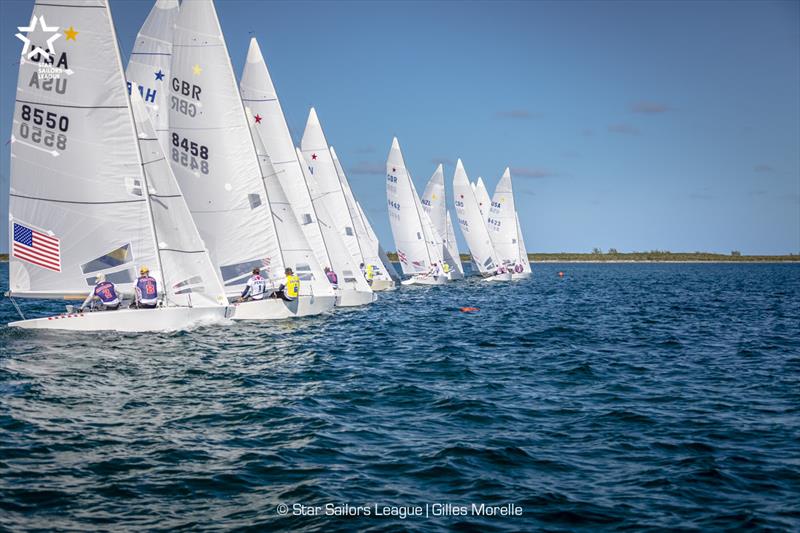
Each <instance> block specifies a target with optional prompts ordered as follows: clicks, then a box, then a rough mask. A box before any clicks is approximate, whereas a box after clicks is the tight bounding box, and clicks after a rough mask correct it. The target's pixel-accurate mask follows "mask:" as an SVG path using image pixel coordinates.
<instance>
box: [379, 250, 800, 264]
mask: <svg viewBox="0 0 800 533" xmlns="http://www.w3.org/2000/svg"><path fill="white" fill-rule="evenodd" d="M387 255H388V256H389V260H390V261H393V262H395V263H396V262H398V259H397V254H396V253H394V252H389V253H388V254H387ZM470 260H471V257H470V255H469V254H461V261H462V262H464V263H467V262H469V261H470ZM528 261H531V262H533V263H632V262H640V263H776V262H780V263H800V255H798V254H789V255H743V254H741V253H739V252H736V251H734V252H731V253H730V254H712V253H708V252H667V251H662V250H651V251H649V252H618V251H616V250H614V249H611V250H609V251H608V252H602V251H600V250H595V251H593V252H591V253H574V252H559V253H553V254H550V253H548V254H545V253H530V254H528Z"/></svg>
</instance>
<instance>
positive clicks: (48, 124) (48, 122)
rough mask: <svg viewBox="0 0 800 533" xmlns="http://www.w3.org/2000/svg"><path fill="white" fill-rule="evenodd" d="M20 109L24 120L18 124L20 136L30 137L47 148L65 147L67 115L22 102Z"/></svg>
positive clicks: (60, 148)
mask: <svg viewBox="0 0 800 533" xmlns="http://www.w3.org/2000/svg"><path fill="white" fill-rule="evenodd" d="M21 111H22V114H21V118H22V120H23V121H24V122H20V124H19V135H20V137H22V138H23V139H30V140H31V141H33V142H35V143H37V144H44V145H45V146H46V147H48V148H53V147H54V146H55V148H58V149H59V150H65V149H66V148H67V136H66V135H65V133H66V132H67V130H68V129H69V117H67V116H66V115H59V114H58V113H53V112H52V111H45V110H44V109H40V108H38V107H33V106H29V105H28V104H23V106H22V110H21ZM29 123H31V124H29ZM42 126H44V128H42ZM60 132H63V133H60Z"/></svg>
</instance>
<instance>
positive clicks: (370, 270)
mask: <svg viewBox="0 0 800 533" xmlns="http://www.w3.org/2000/svg"><path fill="white" fill-rule="evenodd" d="M364 277H365V278H367V283H369V284H370V285H372V280H374V279H375V265H372V264H369V265H367V272H366V274H365V275H364Z"/></svg>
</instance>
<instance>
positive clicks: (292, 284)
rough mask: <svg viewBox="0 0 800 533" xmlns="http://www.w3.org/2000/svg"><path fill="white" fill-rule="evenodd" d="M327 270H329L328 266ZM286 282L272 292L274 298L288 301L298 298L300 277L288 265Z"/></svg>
mask: <svg viewBox="0 0 800 533" xmlns="http://www.w3.org/2000/svg"><path fill="white" fill-rule="evenodd" d="M326 270H328V269H327V268H326ZM285 272H286V283H284V284H281V286H280V287H278V290H277V291H275V292H274V293H273V294H272V298H280V299H281V300H285V301H287V302H291V301H292V300H296V299H297V297H298V296H299V295H300V278H298V277H297V276H296V275H295V274H294V272H292V269H291V268H289V267H287V268H286V270H285Z"/></svg>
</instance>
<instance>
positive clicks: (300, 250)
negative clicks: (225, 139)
mask: <svg viewBox="0 0 800 533" xmlns="http://www.w3.org/2000/svg"><path fill="white" fill-rule="evenodd" d="M248 111H250V110H248ZM250 114H251V115H252V113H250ZM250 132H251V133H252V135H253V140H254V141H255V146H256V153H257V154H258V160H259V163H260V164H261V174H262V176H263V179H264V184H265V186H266V188H267V197H268V201H269V205H270V209H271V210H272V219H273V222H274V224H275V229H276V232H277V236H278V242H279V244H280V250H281V257H282V264H283V266H288V267H291V268H292V270H294V272H295V274H297V276H298V277H299V278H300V280H301V281H302V283H301V284H300V291H301V294H307V293H309V292H310V293H311V294H315V295H318V296H322V295H330V296H333V289H332V288H331V284H330V283H329V282H328V279H327V278H326V277H325V273H324V272H323V271H322V267H321V266H320V264H319V262H318V261H317V257H316V255H315V254H314V251H313V250H312V249H311V246H310V245H309V244H308V240H306V237H305V235H304V234H303V230H302V228H301V227H300V224H299V223H298V222H297V218H296V216H295V213H294V210H293V209H292V206H291V205H290V203H289V199H288V198H287V197H286V194H285V193H284V191H283V187H282V186H281V183H280V181H279V180H278V175H277V173H276V172H275V168H274V167H273V166H272V160H271V158H270V157H269V155H268V154H267V150H266V148H265V147H264V143H263V142H262V140H261V134H260V132H259V130H258V122H256V120H255V119H252V120H251V121H250ZM273 272H274V270H273ZM276 274H278V273H274V274H273V276H275V277H277V275H276ZM279 274H280V276H281V277H282V276H283V272H280V273H279ZM309 288H310V291H309V290H307V289H309Z"/></svg>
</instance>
